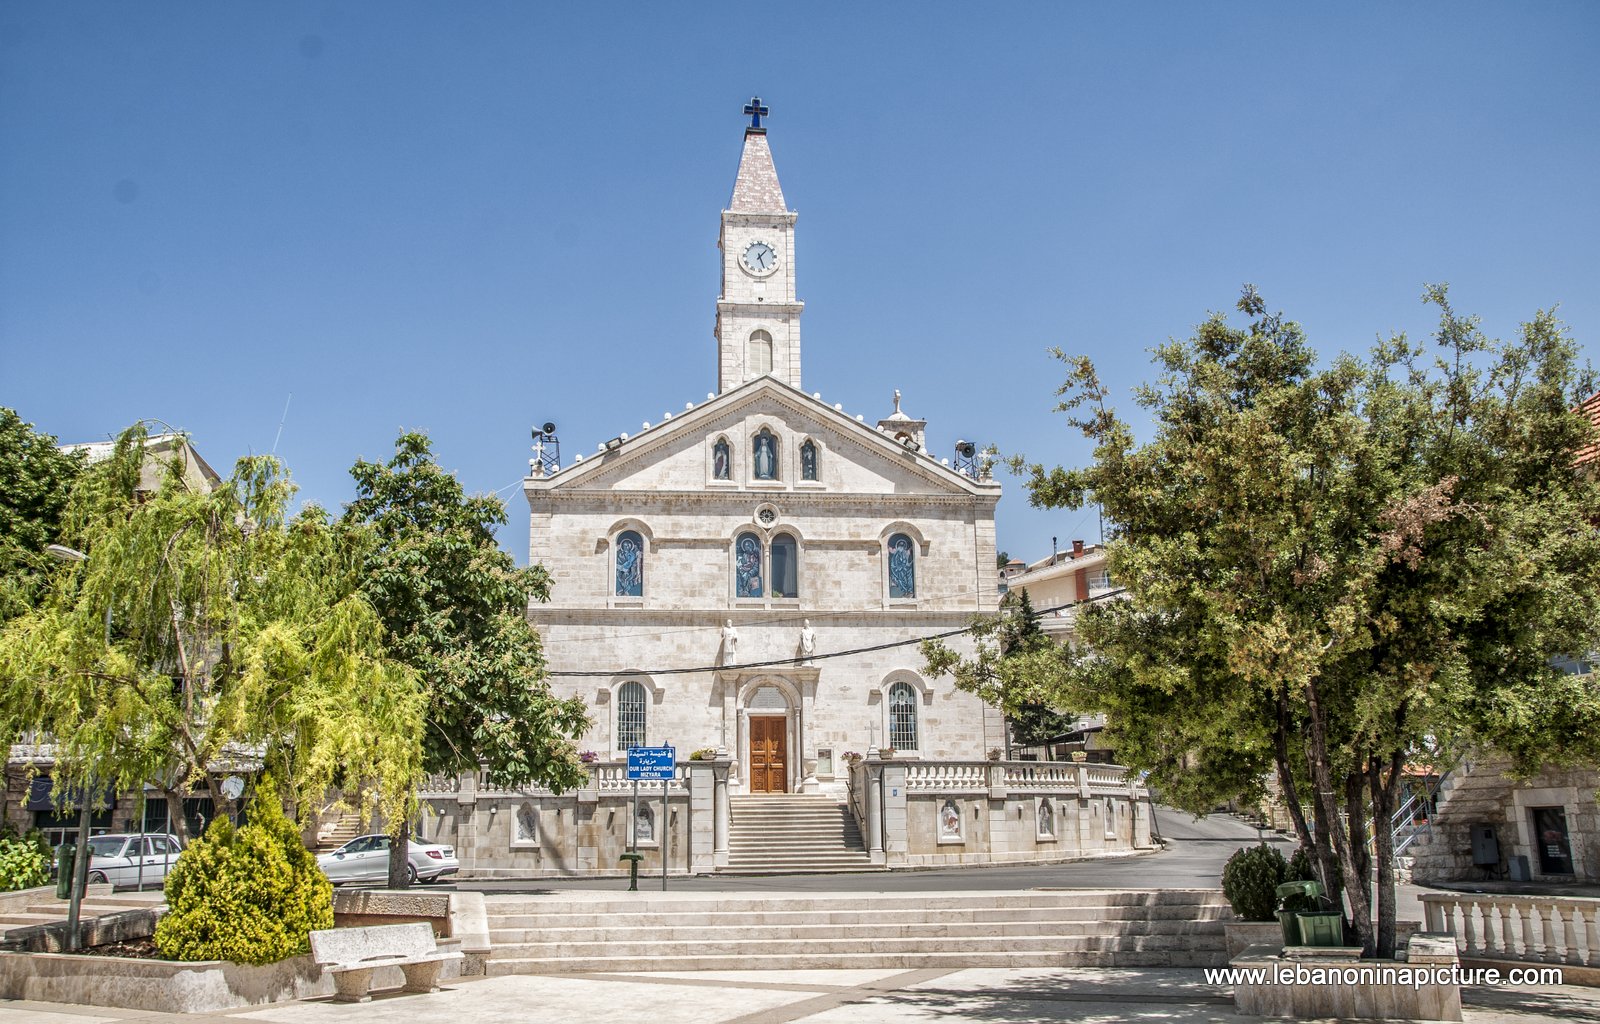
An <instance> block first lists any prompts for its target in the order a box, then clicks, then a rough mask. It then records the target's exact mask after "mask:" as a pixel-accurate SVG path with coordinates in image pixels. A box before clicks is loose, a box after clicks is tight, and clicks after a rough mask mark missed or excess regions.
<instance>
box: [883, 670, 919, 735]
mask: <svg viewBox="0 0 1600 1024" xmlns="http://www.w3.org/2000/svg"><path fill="white" fill-rule="evenodd" d="M889 746H891V747H893V748H894V749H896V750H916V749H917V691H916V690H915V689H914V688H913V687H912V686H911V684H910V683H895V684H894V685H893V686H891V687H889Z"/></svg>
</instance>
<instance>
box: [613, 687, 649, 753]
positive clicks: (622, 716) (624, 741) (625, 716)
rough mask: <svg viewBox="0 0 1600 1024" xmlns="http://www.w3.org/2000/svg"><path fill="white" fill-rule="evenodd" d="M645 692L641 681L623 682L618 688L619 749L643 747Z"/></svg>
mask: <svg viewBox="0 0 1600 1024" xmlns="http://www.w3.org/2000/svg"><path fill="white" fill-rule="evenodd" d="M644 708H645V692H644V685H643V684H641V683H623V684H622V685H621V686H620V687H618V688H617V749H618V750H627V749H628V748H630V747H642V746H644V745H645V743H644Z"/></svg>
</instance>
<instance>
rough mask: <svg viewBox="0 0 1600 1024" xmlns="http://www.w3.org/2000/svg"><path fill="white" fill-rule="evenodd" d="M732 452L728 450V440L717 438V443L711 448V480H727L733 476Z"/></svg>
mask: <svg viewBox="0 0 1600 1024" xmlns="http://www.w3.org/2000/svg"><path fill="white" fill-rule="evenodd" d="M732 455H733V452H732V451H730V450H729V448H728V439H727V438H725V437H719V438H717V443H716V444H714V445H712V446H711V478H712V479H713V480H728V479H731V478H732V476H733V469H732V465H731V463H732V462H733V459H732V457H731V456H732Z"/></svg>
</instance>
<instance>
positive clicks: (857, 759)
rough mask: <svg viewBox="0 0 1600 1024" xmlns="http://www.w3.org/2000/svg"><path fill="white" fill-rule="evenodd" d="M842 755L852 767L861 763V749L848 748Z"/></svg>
mask: <svg viewBox="0 0 1600 1024" xmlns="http://www.w3.org/2000/svg"><path fill="white" fill-rule="evenodd" d="M841 756H842V757H843V758H844V763H845V764H846V765H847V766H849V767H851V768H854V767H855V766H856V765H858V764H860V763H861V751H859V750H846V751H845V752H844V753H843V754H842V755H841Z"/></svg>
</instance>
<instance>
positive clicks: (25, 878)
mask: <svg viewBox="0 0 1600 1024" xmlns="http://www.w3.org/2000/svg"><path fill="white" fill-rule="evenodd" d="M48 884H50V844H49V843H47V842H45V841H44V836H43V835H42V834H40V833H39V832H37V831H34V832H29V833H27V834H25V835H18V834H17V832H16V831H15V830H14V829H12V828H11V826H9V825H7V826H5V827H4V828H0V892H14V891H16V890H18V889H32V888H35V887H37V886H41V885H48Z"/></svg>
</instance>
